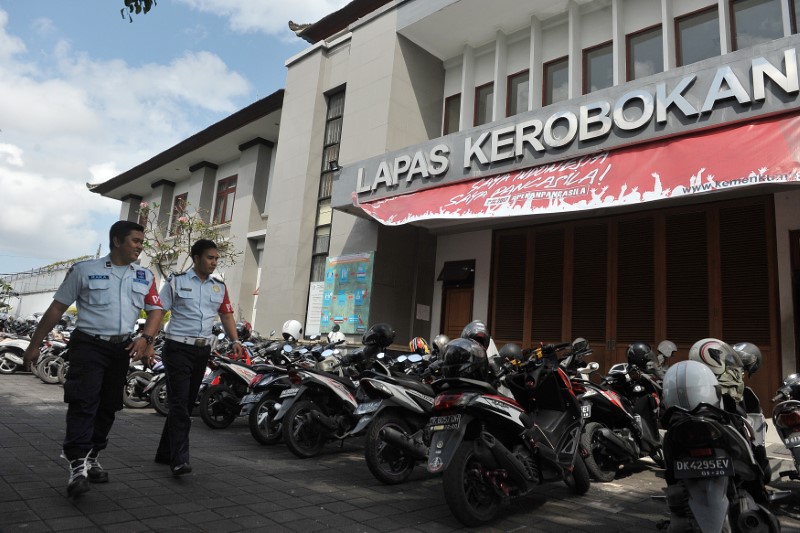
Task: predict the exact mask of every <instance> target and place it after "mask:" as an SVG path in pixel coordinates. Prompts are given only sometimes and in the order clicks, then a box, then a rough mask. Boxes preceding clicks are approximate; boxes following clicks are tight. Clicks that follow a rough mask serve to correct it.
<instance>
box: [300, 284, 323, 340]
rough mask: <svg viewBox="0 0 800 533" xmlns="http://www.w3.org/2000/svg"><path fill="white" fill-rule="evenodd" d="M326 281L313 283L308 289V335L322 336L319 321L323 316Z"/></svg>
mask: <svg viewBox="0 0 800 533" xmlns="http://www.w3.org/2000/svg"><path fill="white" fill-rule="evenodd" d="M324 288H325V282H324V281H314V282H311V286H310V287H309V289H308V307H307V308H306V309H308V311H307V312H306V329H305V332H306V335H320V334H321V332H320V329H319V319H320V316H322V293H323V289H324Z"/></svg>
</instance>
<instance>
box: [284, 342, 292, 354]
mask: <svg viewBox="0 0 800 533" xmlns="http://www.w3.org/2000/svg"><path fill="white" fill-rule="evenodd" d="M283 351H284V352H286V353H292V345H291V344H284V346H283Z"/></svg>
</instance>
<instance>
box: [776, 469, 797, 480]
mask: <svg viewBox="0 0 800 533" xmlns="http://www.w3.org/2000/svg"><path fill="white" fill-rule="evenodd" d="M778 475H779V476H780V477H788V478H789V479H800V474H798V473H797V470H784V471H782V472H781V473H780V474H778Z"/></svg>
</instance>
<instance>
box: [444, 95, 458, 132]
mask: <svg viewBox="0 0 800 533" xmlns="http://www.w3.org/2000/svg"><path fill="white" fill-rule="evenodd" d="M460 120H461V93H459V94H454V95H453V96H448V97H447V98H445V100H444V129H443V131H442V135H447V134H448V133H454V132H456V131H458V130H459V126H460V124H459V122H460Z"/></svg>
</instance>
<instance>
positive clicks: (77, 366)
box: [63, 331, 130, 461]
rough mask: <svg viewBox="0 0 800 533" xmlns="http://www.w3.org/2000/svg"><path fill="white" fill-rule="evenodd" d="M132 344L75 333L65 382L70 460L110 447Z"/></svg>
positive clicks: (66, 452) (66, 450)
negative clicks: (110, 436) (111, 432)
mask: <svg viewBox="0 0 800 533" xmlns="http://www.w3.org/2000/svg"><path fill="white" fill-rule="evenodd" d="M129 344H130V341H126V342H123V343H120V344H110V343H107V342H105V341H99V340H91V338H90V337H88V336H87V335H85V334H81V333H80V332H77V331H76V332H73V335H72V338H71V340H70V354H69V370H67V379H66V382H65V383H64V401H65V402H66V403H67V404H69V407H68V408H67V431H66V435H65V437H64V446H63V448H64V455H65V456H66V457H67V459H69V460H70V461H73V460H75V459H80V458H82V457H86V454H87V453H89V451H90V450H91V449H92V448H95V449H97V450H103V449H105V447H106V446H107V445H108V433H109V432H110V431H111V426H112V425H113V424H114V416H115V413H116V412H117V411H119V410H121V409H122V390H123V388H124V387H125V379H126V376H127V373H128V366H129V364H130V355H129V354H128V350H127V349H126V346H128V345H129Z"/></svg>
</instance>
